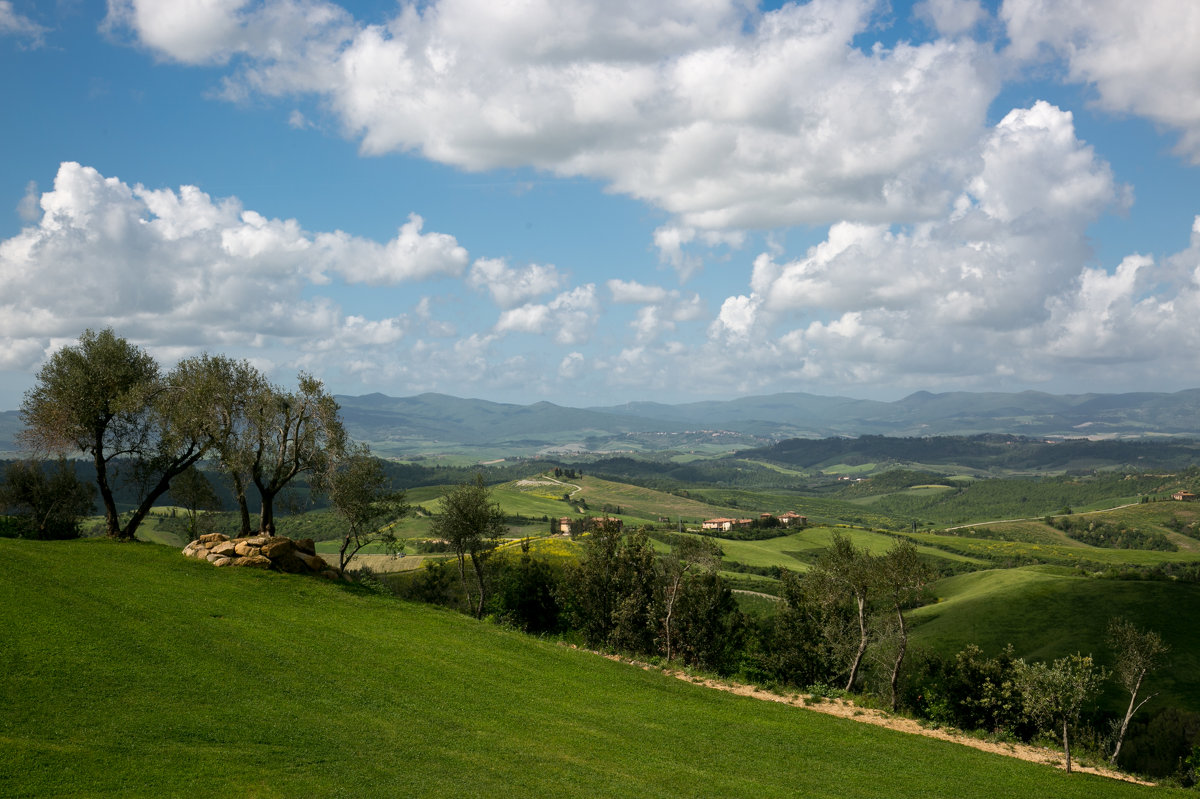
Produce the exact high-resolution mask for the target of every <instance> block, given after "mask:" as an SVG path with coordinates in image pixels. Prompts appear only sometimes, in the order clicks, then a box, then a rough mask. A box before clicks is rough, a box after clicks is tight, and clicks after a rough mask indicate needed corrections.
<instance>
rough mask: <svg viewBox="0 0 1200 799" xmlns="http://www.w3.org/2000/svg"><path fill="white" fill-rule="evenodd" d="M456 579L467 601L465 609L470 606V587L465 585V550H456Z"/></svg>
mask: <svg viewBox="0 0 1200 799" xmlns="http://www.w3.org/2000/svg"><path fill="white" fill-rule="evenodd" d="M456 554H457V555H458V581H459V582H460V583H462V590H463V599H464V600H465V601H466V603H467V609H468V610H470V608H471V589H470V588H468V587H467V555H466V553H465V552H458V553H456Z"/></svg>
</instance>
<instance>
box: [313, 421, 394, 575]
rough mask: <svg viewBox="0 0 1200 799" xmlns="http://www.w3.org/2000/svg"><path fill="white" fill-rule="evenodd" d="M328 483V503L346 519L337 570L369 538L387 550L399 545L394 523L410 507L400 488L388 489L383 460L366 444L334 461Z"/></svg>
mask: <svg viewBox="0 0 1200 799" xmlns="http://www.w3.org/2000/svg"><path fill="white" fill-rule="evenodd" d="M328 485H329V503H330V505H332V506H333V510H334V512H336V513H337V514H338V515H339V516H341V517H342V520H343V521H344V522H345V523H346V533H345V535H343V536H342V545H341V547H340V548H339V549H338V570H339V571H343V572H344V571H345V570H346V565H347V564H348V563H349V562H350V559H351V558H353V557H354V556H355V555H356V554H358V551H359V550H360V549H362V548H363V547H365V546H366V545H367V544H370V543H371V542H372V541H382V542H383V543H384V545H385V546H386V547H387V548H388V551H389V552H395V551H399V550H401V549H403V547H404V543H403V542H402V541H399V540H398V539H397V538H396V524H395V523H396V522H397V521H398V520H399V519H400V518H401V517H403V516H406V515H407V514H408V513H409V511H410V510H411V508H410V506H409V504H408V502H406V501H405V494H404V492H403V491H393V490H392V489H391V485H390V481H389V480H388V477H387V474H386V473H385V472H384V469H383V463H382V462H381V461H380V460H379V459H378V458H376V457H373V456H372V455H371V449H370V447H368V446H367V445H365V444H362V445H358V446H355V447H352V448H351V449H350V451H349V453H348V454H347V455H345V456H344V457H342V458H340V459H338V460H337V461H335V462H334V464H333V468H332V473H331V474H330V475H329V477H328ZM384 522H391V523H389V524H386V525H383V523H384ZM381 525H383V526H381Z"/></svg>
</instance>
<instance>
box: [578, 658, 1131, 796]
mask: <svg viewBox="0 0 1200 799" xmlns="http://www.w3.org/2000/svg"><path fill="white" fill-rule="evenodd" d="M597 654H600V655H602V656H603V657H606V658H608V659H609V660H615V661H617V662H619V663H627V664H629V665H631V666H637V667H639V668H641V669H644V670H646V671H654V670H659V668H658V667H657V666H652V665H650V664H648V663H640V662H638V661H635V660H629V659H627V658H622V657H618V656H616V655H605V654H603V653H597ZM661 671H662V673H663V674H666V675H668V676H670V677H675V678H677V679H680V680H684V681H685V682H690V683H693V684H695V685H703V686H705V687H707V688H715V689H716V690H718V691H727V692H729V693H733V694H737V695H738V696H746V697H750V698H751V699H759V700H762V701H764V702H779V703H781V704H785V705H791V706H792V707H797V708H800V709H802V710H811V711H813V712H816V713H825V714H826V715H830V716H838V717H840V718H844V719H849V720H850V721H857V722H860V723H862V724H872V725H874V726H876V727H884V728H886V729H889V730H895V731H897V732H906V733H909V734H910V735H923V736H925V737H926V738H937V739H938V740H942V741H950V742H951V743H956V744H961V745H963V746H969V747H971V748H973V749H979V750H981V751H984V752H991V753H992V754H997V755H1004V756H1005V757H1015V758H1018V759H1020V760H1027V761H1029V762H1030V763H1041V764H1043V765H1047V766H1054V767H1055V768H1060V769H1062V768H1066V756H1065V755H1064V754H1063V753H1062V752H1059V751H1057V750H1053V749H1042V748H1040V747H1037V746H1030V745H1029V744H1022V743H998V742H995V741H985V740H982V739H980V738H975V737H973V736H970V735H967V734H966V733H964V732H962V731H960V730H957V729H954V728H945V727H938V728H933V727H926V726H923V725H921V724H919V723H918V722H917V721H916V720H914V719H909V718H904V717H902V716H893V715H891V714H890V713H886V712H884V711H882V710H873V709H870V708H861V707H858V706H857V705H855V704H854V703H853V702H850V701H848V700H845V699H826V698H823V697H815V696H810V695H807V694H799V693H793V694H787V695H782V694H777V693H772V692H771V691H763V690H761V689H759V688H755V687H754V686H752V685H741V684H739V683H730V682H724V681H722V680H710V679H705V678H701V677H694V676H692V675H690V674H686V673H684V672H682V671H675V670H671V669H661ZM1071 770H1072V771H1082V772H1086V773H1088V774H1096V775H1099V776H1101V777H1107V778H1109V779H1114V780H1124V781H1125V782H1135V783H1137V784H1139V785H1154V783H1153V782H1146V781H1144V780H1140V779H1138V778H1136V777H1133V776H1130V775H1129V774H1122V773H1121V772H1119V771H1114V770H1112V769H1107V768H1100V767H1096V766H1084V765H1080V764H1079V763H1077V762H1072V763H1071Z"/></svg>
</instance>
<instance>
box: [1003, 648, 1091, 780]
mask: <svg viewBox="0 0 1200 799" xmlns="http://www.w3.org/2000/svg"><path fill="white" fill-rule="evenodd" d="M1016 666H1017V683H1018V685H1019V686H1020V690H1021V701H1022V703H1023V704H1024V705H1025V712H1026V713H1028V714H1029V717H1030V718H1031V719H1033V721H1034V723H1035V724H1037V725H1038V726H1039V728H1041V729H1043V730H1047V731H1049V730H1053V731H1056V732H1057V731H1061V732H1062V741H1063V751H1064V752H1065V753H1066V756H1067V773H1068V774H1070V773H1071V737H1070V732H1071V730H1072V729H1073V728H1074V727H1075V726H1076V725H1077V724H1078V723H1079V716H1080V714H1081V713H1082V712H1083V706H1084V705H1085V704H1087V702H1088V701H1089V700H1091V699H1092V698H1093V697H1094V696H1095V695H1096V693H1097V692H1098V691H1099V690H1100V685H1101V684H1102V683H1103V682H1104V681H1105V680H1106V679H1107V678H1108V672H1107V671H1106V670H1105V669H1104V667H1103V666H1097V665H1096V664H1095V663H1094V662H1093V661H1092V656H1091V655H1080V654H1078V653H1077V654H1074V655H1068V656H1067V657H1065V658H1059V659H1058V660H1056V661H1054V663H1053V664H1051V665H1047V664H1045V663H1032V664H1027V663H1025V662H1024V661H1017V664H1016Z"/></svg>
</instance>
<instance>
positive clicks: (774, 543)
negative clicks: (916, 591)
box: [717, 527, 988, 571]
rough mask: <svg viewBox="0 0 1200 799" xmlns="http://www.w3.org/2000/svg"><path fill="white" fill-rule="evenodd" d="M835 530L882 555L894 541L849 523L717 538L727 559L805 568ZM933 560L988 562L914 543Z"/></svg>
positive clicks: (959, 563)
mask: <svg viewBox="0 0 1200 799" xmlns="http://www.w3.org/2000/svg"><path fill="white" fill-rule="evenodd" d="M834 533H841V534H842V535H844V536H846V537H847V538H849V539H850V541H851V543H853V544H854V545H855V546H857V547H860V548H864V549H867V550H868V551H870V552H871V553H873V554H876V555H881V554H883V553H884V552H886V551H888V549H890V548H891V547H892V546H894V545H895V542H896V539H895V538H894V537H892V536H889V535H884V534H882V533H875V532H871V531H869V530H860V529H855V528H850V527H809V528H807V529H805V530H801V531H799V532H796V533H792V534H791V535H786V536H781V537H779V538H768V539H766V540H764V541H728V540H725V539H720V540H718V542H717V543H719V544H720V546H721V549H722V550H723V551H724V552H725V557H726V558H727V559H728V560H734V561H737V562H739V563H744V564H746V565H747V566H784V567H786V568H788V569H791V570H792V571H807V570H808V569H809V568H810V567H811V565H812V564H813V563H815V562H816V560H817V558H818V557H820V555H821V553H822V552H824V551H825V550H826V549H828V548H829V545H830V543H831V541H832V539H833V535H834ZM917 550H918V551H919V552H920V553H921V554H923V555H925V556H926V557H927V558H928V559H929V560H930V561H931V562H932V563H935V564H938V563H940V564H945V565H947V566H951V567H955V568H957V567H961V566H963V565H970V566H976V567H980V566H987V565H988V562H987V561H984V560H980V559H976V558H971V557H969V556H965V555H960V554H957V553H954V552H947V551H944V550H941V549H937V548H934V547H930V546H921V545H919V546H918V547H917Z"/></svg>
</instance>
